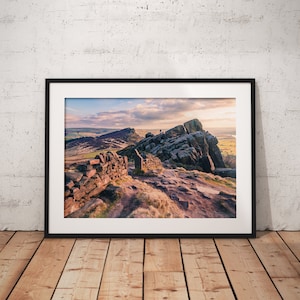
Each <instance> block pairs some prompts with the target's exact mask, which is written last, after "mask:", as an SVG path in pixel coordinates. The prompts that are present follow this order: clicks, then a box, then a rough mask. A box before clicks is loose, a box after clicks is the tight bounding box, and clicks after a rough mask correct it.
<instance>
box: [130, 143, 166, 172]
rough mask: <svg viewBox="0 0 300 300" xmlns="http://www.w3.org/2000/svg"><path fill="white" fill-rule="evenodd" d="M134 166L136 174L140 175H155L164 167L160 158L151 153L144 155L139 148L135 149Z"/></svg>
mask: <svg viewBox="0 0 300 300" xmlns="http://www.w3.org/2000/svg"><path fill="white" fill-rule="evenodd" d="M133 157H134V166H135V170H134V173H135V174H139V175H142V174H144V175H148V176H151V175H155V174H157V172H160V171H161V170H162V169H163V166H162V163H161V161H160V159H159V158H157V157H156V156H154V155H151V154H149V153H147V154H145V153H144V155H143V156H142V155H141V154H140V153H139V151H138V150H137V149H134V155H133Z"/></svg>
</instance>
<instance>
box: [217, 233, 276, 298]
mask: <svg viewBox="0 0 300 300" xmlns="http://www.w3.org/2000/svg"><path fill="white" fill-rule="evenodd" d="M215 241H216V245H217V247H218V249H219V252H220V255H221V257H222V260H223V263H224V266H225V269H226V272H227V274H228V276H229V278H230V281H231V284H232V287H233V289H234V291H235V294H236V296H237V298H238V299H281V297H280V295H279V294H278V292H277V290H276V288H275V286H274V285H273V283H272V281H271V279H270V278H269V276H268V275H267V274H266V272H265V270H264V268H263V266H262V265H261V263H260V261H259V259H258V257H257V256H256V254H255V252H254V251H253V249H252V247H251V245H250V243H249V241H248V240H246V239H216V240H215Z"/></svg>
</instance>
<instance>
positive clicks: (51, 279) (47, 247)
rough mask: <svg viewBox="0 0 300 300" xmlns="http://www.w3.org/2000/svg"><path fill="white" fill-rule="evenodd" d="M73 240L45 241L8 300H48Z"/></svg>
mask: <svg viewBox="0 0 300 300" xmlns="http://www.w3.org/2000/svg"><path fill="white" fill-rule="evenodd" d="M74 241H75V240H74V239H45V240H44V241H43V242H42V244H41V245H40V247H39V249H38V250H37V252H36V253H35V255H34V257H33V258H32V260H31V262H30V263H29V265H28V266H27V268H26V270H25V272H24V273H23V275H22V277H21V278H20V280H19V281H18V283H17V285H16V286H15V288H14V289H13V291H12V293H11V295H10V296H9V298H8V299H10V300H13V299H16V300H19V299H22V300H23V299H24V300H26V299H50V298H51V296H52V294H53V291H54V289H55V286H56V285H57V282H58V280H59V278H60V275H61V272H62V270H63V268H64V265H65V263H66V261H67V258H68V256H69V254H70V251H71V250H72V247H73V245H74Z"/></svg>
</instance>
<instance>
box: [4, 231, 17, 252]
mask: <svg viewBox="0 0 300 300" xmlns="http://www.w3.org/2000/svg"><path fill="white" fill-rule="evenodd" d="M14 234H15V232H14V231H1V232H0V252H1V250H2V249H3V248H4V246H5V245H6V244H7V242H8V241H9V240H10V238H11V237H12V236H13V235H14Z"/></svg>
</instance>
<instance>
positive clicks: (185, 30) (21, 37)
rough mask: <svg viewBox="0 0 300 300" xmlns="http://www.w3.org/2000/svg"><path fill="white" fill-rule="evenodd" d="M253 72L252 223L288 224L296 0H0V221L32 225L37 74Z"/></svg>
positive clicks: (296, 166)
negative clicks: (254, 214) (254, 190)
mask: <svg viewBox="0 0 300 300" xmlns="http://www.w3.org/2000/svg"><path fill="white" fill-rule="evenodd" d="M48 77H49V78H51V77H52V78H54V77H56V78H76V77H77V78H97V77H99V78H100V77H104V78H109V77H110V78H114V77H124V78H127V77H128V78H130V77H140V78H143V77H145V78H146V77H159V78H172V77H174V78H183V77H189V78H194V77H195V78H217V77H224V78H238V77H254V78H256V80H257V95H256V96H257V111H256V119H257V226H258V229H266V228H269V229H291V230H295V229H298V230H299V229H300V217H299V215H300V158H299V156H300V154H299V153H300V96H299V95H300V84H299V78H300V1H299V0H264V1H261V0H242V1H241V0H228V1H221V0H213V1H212V0H201V1H199V0H197V1H196V0H195V1H194V0H191V1H186V0H178V1H176V0H173V1H169V0H162V1H158V0H152V1H150V0H139V1H138V0H136V1H134V0H127V1H125V0H119V1H118V0H106V1H102V0H101V1H100V0H72V1H68V0H51V1H49V0H31V1H24V0H23V1H22V0H0V128H1V130H0V138H1V143H0V207H1V209H0V230H3V229H11V230H16V229H17V230H33V229H43V226H44V225H43V222H44V218H43V217H44V216H43V209H44V186H43V184H44V79H45V78H48Z"/></svg>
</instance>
